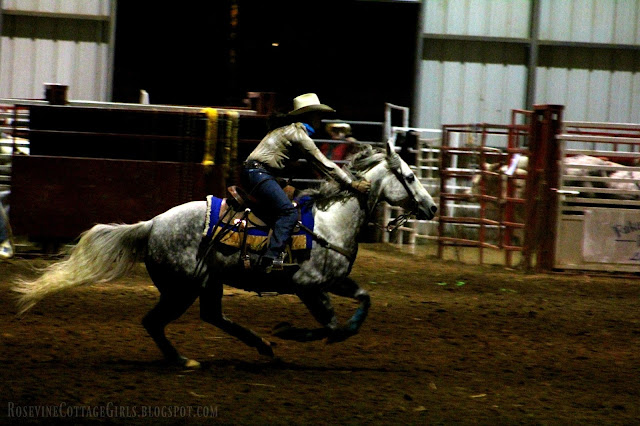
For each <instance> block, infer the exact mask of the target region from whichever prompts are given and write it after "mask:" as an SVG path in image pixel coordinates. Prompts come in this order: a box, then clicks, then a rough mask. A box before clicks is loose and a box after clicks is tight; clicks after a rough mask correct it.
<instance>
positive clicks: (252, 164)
mask: <svg viewBox="0 0 640 426" xmlns="http://www.w3.org/2000/svg"><path fill="white" fill-rule="evenodd" d="M244 167H245V169H260V170H265V171H267V172H268V171H269V167H267V166H266V165H265V164H264V163H261V162H259V161H256V160H247V161H245V162H244Z"/></svg>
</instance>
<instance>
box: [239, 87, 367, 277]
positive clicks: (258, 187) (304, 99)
mask: <svg viewBox="0 0 640 426" xmlns="http://www.w3.org/2000/svg"><path fill="white" fill-rule="evenodd" d="M332 112H335V110H334V109H333V108H331V107H329V106H327V105H324V104H321V103H320V100H319V99H318V96H317V95H316V94H315V93H307V94H304V95H300V96H298V97H297V98H295V99H294V100H293V110H292V111H290V112H289V113H288V114H287V117H288V119H289V121H290V122H291V124H288V125H286V126H282V127H279V128H277V129H275V130H272V131H271V132H269V133H268V134H267V135H266V136H265V137H264V139H262V141H261V142H260V143H259V144H258V146H257V147H256V148H255V149H254V150H253V152H251V154H249V156H248V157H247V160H246V161H245V162H244V168H243V174H242V177H243V180H244V185H245V187H246V189H247V190H248V191H249V193H250V194H251V195H253V196H254V197H255V198H257V199H258V201H259V202H260V204H261V205H263V206H265V207H266V208H267V209H268V210H269V212H272V213H273V214H272V216H273V219H274V225H273V233H272V234H271V238H270V240H269V247H268V249H267V252H266V253H265V255H264V256H263V257H262V258H261V259H260V263H259V267H260V269H263V270H264V271H265V272H269V271H270V270H271V269H272V268H273V269H282V263H283V255H284V249H285V245H286V242H287V240H288V239H289V237H290V236H291V233H292V232H293V228H294V227H295V225H296V222H297V221H298V211H297V209H296V208H295V206H294V205H293V204H292V203H291V201H290V200H289V198H288V197H287V195H286V194H285V192H284V190H283V189H282V188H281V187H280V185H279V184H278V182H276V179H275V177H277V176H283V175H284V174H285V173H286V172H287V171H288V168H289V166H290V165H291V163H292V162H293V161H295V160H298V159H300V158H305V159H306V160H307V161H309V162H310V163H311V164H312V165H313V166H315V167H316V168H318V169H319V170H320V171H321V172H322V173H323V174H325V175H327V176H329V177H331V178H332V179H334V180H335V181H337V182H339V183H341V184H343V185H344V186H346V187H349V188H353V189H354V190H356V191H358V192H361V193H367V192H368V191H369V189H370V188H371V183H370V182H368V181H366V180H353V179H352V178H351V177H349V175H347V173H345V172H344V171H343V170H342V169H340V168H339V167H338V166H337V165H336V164H334V163H333V162H331V161H329V160H328V159H327V158H326V157H325V156H324V155H322V153H321V152H320V150H319V149H318V147H317V146H316V144H315V143H314V142H313V140H312V139H311V137H310V136H312V135H313V134H314V133H315V131H316V129H318V128H320V126H321V125H322V117H323V116H324V115H325V114H327V113H332Z"/></svg>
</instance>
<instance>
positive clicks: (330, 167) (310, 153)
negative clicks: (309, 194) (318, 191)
mask: <svg viewBox="0 0 640 426" xmlns="http://www.w3.org/2000/svg"><path fill="white" fill-rule="evenodd" d="M291 142H292V143H295V144H296V145H297V146H298V148H299V149H300V150H301V151H302V152H303V153H304V156H305V158H306V159H307V161H310V162H311V163H312V164H313V166H315V167H316V168H317V169H318V170H320V171H321V172H322V173H323V174H325V175H327V176H329V177H331V178H332V179H334V180H335V181H337V182H339V183H342V184H344V185H346V186H351V183H352V182H353V179H351V178H350V177H349V175H347V174H346V173H345V172H344V170H342V169H341V168H339V167H338V166H337V165H336V164H335V163H334V162H333V161H331V160H329V159H328V158H327V157H325V156H324V155H323V154H322V152H320V149H319V148H318V147H317V146H316V144H315V143H314V142H313V140H312V139H311V138H310V137H309V135H307V132H306V131H305V130H304V126H303V125H302V124H300V123H296V124H295V132H294V134H293V135H292V138H291Z"/></svg>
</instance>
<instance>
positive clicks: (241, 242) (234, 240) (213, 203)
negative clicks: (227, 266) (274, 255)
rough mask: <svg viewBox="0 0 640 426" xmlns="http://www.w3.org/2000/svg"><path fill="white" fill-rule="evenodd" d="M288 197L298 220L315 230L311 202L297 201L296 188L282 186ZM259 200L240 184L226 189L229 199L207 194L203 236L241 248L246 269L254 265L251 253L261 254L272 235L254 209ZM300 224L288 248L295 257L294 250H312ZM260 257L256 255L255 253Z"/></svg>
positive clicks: (258, 207)
mask: <svg viewBox="0 0 640 426" xmlns="http://www.w3.org/2000/svg"><path fill="white" fill-rule="evenodd" d="M283 189H284V190H285V192H286V193H287V195H288V196H289V198H290V199H291V200H292V201H293V202H294V204H296V205H297V207H298V211H299V220H300V222H301V223H302V227H303V228H305V229H306V230H307V231H308V230H312V229H313V214H312V212H311V206H310V203H307V202H306V200H305V199H302V200H294V198H293V194H294V192H295V188H293V187H292V186H288V187H285V188H283ZM259 210H260V205H259V202H258V200H257V199H255V198H254V197H253V196H251V195H250V194H248V193H247V192H246V191H244V190H243V189H242V188H240V187H238V186H230V187H229V188H227V197H226V198H222V199H221V198H217V197H214V196H212V195H209V196H207V210H206V218H205V226H204V230H203V237H204V238H205V239H207V240H209V241H212V242H216V243H219V244H222V245H225V246H228V247H232V248H235V249H239V250H240V251H241V253H242V255H241V258H242V261H243V263H244V266H245V268H247V269H248V268H250V267H251V262H250V261H251V254H252V253H253V254H257V255H260V254H262V253H263V252H264V251H265V250H266V249H267V246H268V243H269V238H270V236H271V229H270V226H269V225H268V224H267V223H266V222H265V221H264V220H263V219H261V218H260V217H258V216H257V215H256V214H255V213H254V211H259ZM305 229H301V227H300V226H297V227H296V229H294V232H293V235H292V236H291V239H290V241H289V244H288V247H287V253H289V257H290V259H291V260H292V257H293V254H292V252H295V251H298V252H299V251H304V250H310V249H311V245H312V236H311V235H310V234H309V233H308V232H305ZM254 257H257V256H254Z"/></svg>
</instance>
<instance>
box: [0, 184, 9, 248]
mask: <svg viewBox="0 0 640 426" xmlns="http://www.w3.org/2000/svg"><path fill="white" fill-rule="evenodd" d="M8 196H9V191H2V192H0V243H2V242H4V241H5V240H8V239H9V207H7V208H6V209H5V208H4V205H3V203H4V201H5V199H6V198H7V197H8Z"/></svg>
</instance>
